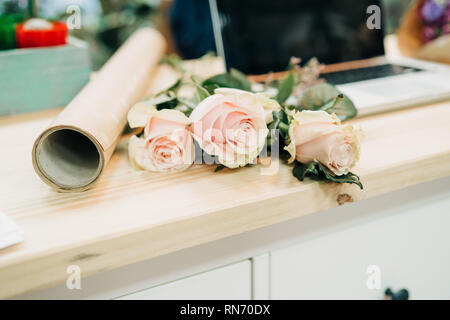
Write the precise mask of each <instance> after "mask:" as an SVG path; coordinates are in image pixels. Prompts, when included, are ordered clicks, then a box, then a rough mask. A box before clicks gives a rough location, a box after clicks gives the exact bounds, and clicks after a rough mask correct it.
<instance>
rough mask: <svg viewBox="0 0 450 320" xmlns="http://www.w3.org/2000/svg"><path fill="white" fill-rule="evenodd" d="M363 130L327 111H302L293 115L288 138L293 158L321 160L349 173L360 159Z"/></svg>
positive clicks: (292, 159) (325, 164)
mask: <svg viewBox="0 0 450 320" xmlns="http://www.w3.org/2000/svg"><path fill="white" fill-rule="evenodd" d="M361 137H362V132H361V131H359V130H355V129H354V128H353V126H351V125H341V123H340V121H339V119H338V118H337V117H336V116H335V115H334V114H333V115H330V114H328V113H326V112H325V111H302V112H296V113H295V114H294V115H293V120H292V121H291V125H290V127H289V140H290V141H289V142H290V144H289V145H288V146H287V147H285V149H286V150H288V151H289V153H290V154H291V159H290V160H289V161H290V162H292V161H294V159H296V160H297V161H298V162H301V163H310V162H314V161H316V162H320V163H321V164H322V165H324V166H326V167H327V168H328V169H330V170H331V171H332V172H333V173H334V174H335V175H338V176H340V175H344V174H347V173H348V172H349V171H350V169H351V168H352V167H353V166H354V165H355V163H356V162H357V161H358V159H359V149H360V140H361Z"/></svg>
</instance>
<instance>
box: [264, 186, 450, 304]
mask: <svg viewBox="0 0 450 320" xmlns="http://www.w3.org/2000/svg"><path fill="white" fill-rule="evenodd" d="M445 181H446V182H445V183H444V184H442V181H441V185H440V186H439V188H438V186H437V185H434V186H433V188H434V187H436V189H437V190H436V193H431V192H428V196H423V195H421V194H420V190H421V189H420V188H415V189H414V190H413V192H412V193H411V194H409V195H407V197H406V198H407V199H409V201H408V202H405V203H404V204H401V205H398V202H396V203H397V205H394V204H392V202H394V201H393V199H394V198H395V197H396V196H398V195H399V194H398V193H392V194H389V195H386V196H381V197H378V198H377V199H378V200H379V202H377V203H379V205H376V206H377V208H376V209H377V210H378V206H379V207H380V208H379V209H380V210H382V212H380V211H377V213H376V215H375V217H371V218H370V219H369V218H368V219H364V220H363V221H362V222H359V223H351V224H348V225H345V226H340V227H338V228H336V229H335V230H334V231H333V232H323V233H321V234H320V233H319V234H318V235H316V236H314V237H311V238H310V239H306V240H305V241H304V242H302V243H299V244H296V245H294V246H291V247H287V248H283V249H281V250H276V251H273V252H272V253H271V288H272V293H271V294H272V296H271V297H272V298H273V299H315V298H317V299H329V298H331V299H382V298H383V296H384V289H385V288H386V287H391V288H392V289H393V290H394V291H396V290H398V289H400V288H407V289H408V290H409V292H410V298H411V299H450V232H449V230H450V185H449V183H448V181H449V180H448V179H446V180H445ZM404 192H408V191H407V190H404ZM425 193H426V192H425ZM372 204H373V202H372ZM361 205H362V207H361ZM348 210H357V211H355V212H356V213H357V214H359V215H364V212H365V211H364V210H367V208H365V207H364V205H363V202H361V204H358V203H356V204H352V205H348ZM327 214H329V215H331V214H333V212H332V211H329V212H328V213H327ZM323 217H324V218H326V215H324V216H323ZM370 266H374V267H370ZM368 268H369V269H368ZM378 268H379V269H378ZM378 270H379V271H380V273H379V275H380V277H379V279H380V283H381V286H380V289H376V288H375V289H374V284H376V280H375V282H373V281H370V280H374V278H373V277H377V273H378ZM369 278H370V279H369ZM368 280H369V287H370V288H371V289H369V287H368V285H367V282H368ZM371 284H372V285H371Z"/></svg>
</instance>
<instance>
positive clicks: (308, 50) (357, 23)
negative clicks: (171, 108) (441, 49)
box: [210, 0, 384, 74]
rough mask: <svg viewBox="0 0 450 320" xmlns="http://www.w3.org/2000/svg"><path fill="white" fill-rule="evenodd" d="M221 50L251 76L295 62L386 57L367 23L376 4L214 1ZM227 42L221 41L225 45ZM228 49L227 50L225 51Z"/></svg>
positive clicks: (357, 0)
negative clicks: (368, 10)
mask: <svg viewBox="0 0 450 320" xmlns="http://www.w3.org/2000/svg"><path fill="white" fill-rule="evenodd" d="M210 4H211V9H212V17H213V24H214V26H215V30H214V31H215V37H216V44H217V48H218V52H219V54H221V55H224V57H225V61H226V65H227V68H236V69H239V70H241V71H243V72H245V73H248V74H262V73H267V72H270V71H281V70H285V69H286V66H287V63H288V61H289V58H290V57H292V56H296V57H300V58H302V61H303V62H305V61H307V60H308V59H309V58H311V57H317V58H318V59H319V61H320V62H322V63H327V64H328V63H337V62H344V61H350V60H357V59H366V58H371V57H375V56H379V55H383V54H384V47H383V32H382V30H381V29H369V28H368V27H367V25H366V21H367V19H368V18H369V16H371V14H368V13H367V8H368V6H370V5H380V4H379V1H373V0H321V1H317V0H210ZM220 42H221V43H220ZM220 51H222V52H220Z"/></svg>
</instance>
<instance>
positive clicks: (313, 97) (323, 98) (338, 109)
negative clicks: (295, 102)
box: [299, 83, 358, 121]
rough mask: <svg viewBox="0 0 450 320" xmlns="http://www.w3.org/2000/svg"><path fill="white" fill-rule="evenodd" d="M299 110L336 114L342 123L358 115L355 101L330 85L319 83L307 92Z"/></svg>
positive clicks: (303, 96)
mask: <svg viewBox="0 0 450 320" xmlns="http://www.w3.org/2000/svg"><path fill="white" fill-rule="evenodd" d="M299 109H306V110H323V111H326V112H328V113H330V114H331V113H334V114H336V116H337V117H338V118H339V119H340V120H341V121H343V120H346V119H350V118H353V117H355V116H356V115H357V114H358V111H357V110H356V107H355V105H354V104H353V101H352V100H350V98H349V97H347V96H346V95H344V94H343V93H341V92H340V91H339V90H338V89H337V88H336V87H334V86H333V85H331V84H328V83H319V84H317V85H315V86H312V87H311V88H308V89H307V90H305V92H304V93H303V95H302V98H301V101H300V108H299Z"/></svg>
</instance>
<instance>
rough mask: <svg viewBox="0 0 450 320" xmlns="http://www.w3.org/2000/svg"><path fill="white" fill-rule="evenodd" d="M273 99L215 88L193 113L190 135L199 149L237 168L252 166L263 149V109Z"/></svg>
mask: <svg viewBox="0 0 450 320" xmlns="http://www.w3.org/2000/svg"><path fill="white" fill-rule="evenodd" d="M267 105H273V100H271V99H269V98H267V97H265V96H263V95H256V94H253V93H251V92H247V91H241V90H236V89H216V91H215V94H214V95H212V96H209V97H208V98H206V99H205V100H203V101H202V102H201V103H200V104H199V105H198V106H197V107H196V108H195V109H194V111H193V112H192V114H191V116H190V117H189V119H190V120H191V121H192V132H193V135H194V138H195V140H196V141H197V142H198V144H199V145H200V147H201V148H202V149H203V150H204V151H205V152H207V153H208V154H210V155H214V156H217V157H218V160H219V162H220V163H222V164H223V165H225V166H227V167H229V168H236V167H240V166H245V165H246V164H248V163H252V162H253V161H254V160H255V159H256V158H257V156H258V155H259V153H260V152H261V150H262V148H263V147H264V144H265V140H266V137H267V133H268V129H267V126H266V121H265V119H266V115H265V112H264V110H265V107H266V106H267Z"/></svg>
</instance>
